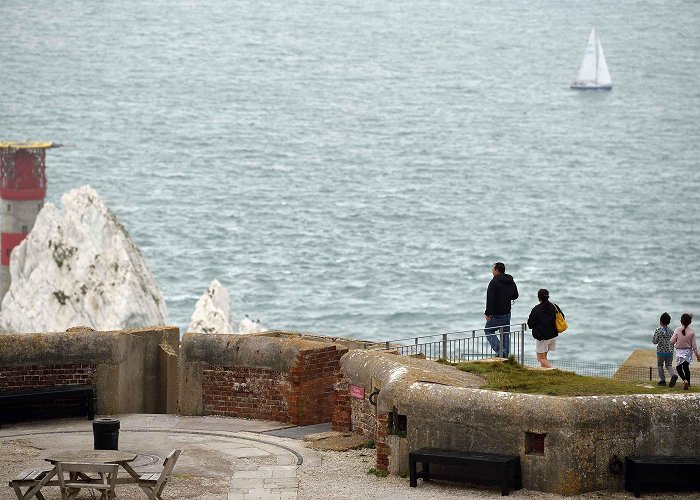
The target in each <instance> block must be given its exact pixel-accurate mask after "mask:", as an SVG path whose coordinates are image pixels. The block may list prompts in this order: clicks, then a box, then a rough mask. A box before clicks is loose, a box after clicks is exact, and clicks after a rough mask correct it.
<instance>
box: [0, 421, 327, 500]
mask: <svg viewBox="0 0 700 500" xmlns="http://www.w3.org/2000/svg"><path fill="white" fill-rule="evenodd" d="M111 418H118V419H119V420H120V427H121V428H120V433H119V449H120V450H129V451H135V452H137V453H138V454H139V456H138V457H137V459H136V461H135V462H134V463H133V466H134V469H135V470H136V471H137V472H141V473H143V472H156V471H158V470H159V469H161V468H162V460H163V457H165V456H167V454H168V453H169V452H170V451H171V450H172V449H182V450H183V453H182V455H181V457H180V459H179V461H178V462H177V464H176V466H175V471H174V474H176V475H178V477H179V478H189V477H193V478H204V479H205V480H204V481H203V484H209V485H210V488H211V490H210V491H209V492H207V493H206V495H204V496H196V497H191V496H187V498H211V499H216V500H219V499H222V500H223V499H226V500H250V499H260V500H273V499H277V500H288V499H296V498H297V497H298V491H299V479H298V469H299V468H300V467H304V466H310V465H318V464H319V463H320V460H321V459H320V455H319V454H318V452H316V451H314V450H311V449H308V448H305V447H304V446H303V445H302V441H301V439H303V436H304V435H305V434H306V433H308V434H311V433H315V432H318V431H319V430H327V428H328V427H329V425H330V424H325V425H322V426H309V427H308V428H303V427H292V426H288V425H285V424H280V423H278V422H265V421H259V420H244V419H233V418H218V417H179V416H175V415H118V416H113V417H111ZM275 434H279V435H275ZM285 436H289V437H285ZM13 442H21V443H22V444H23V445H25V446H30V447H33V448H35V449H37V450H38V455H37V457H36V458H34V459H33V460H31V459H30V458H27V461H26V463H19V462H22V461H23V460H19V461H18V462H17V463H11V464H9V465H6V466H5V467H3V468H2V470H0V480H1V481H2V483H4V484H0V499H8V500H10V499H14V494H13V493H12V490H11V489H10V488H7V486H6V485H7V482H8V481H9V479H11V477H13V476H14V474H17V473H18V472H19V470H22V469H26V468H29V467H32V466H34V465H42V463H43V465H46V463H45V462H42V458H43V451H44V450H49V449H92V447H93V434H92V425H91V422H89V421H88V420H86V419H61V420H51V421H41V422H21V423H17V424H7V425H4V426H3V427H2V429H0V445H2V444H3V443H13ZM11 469H17V470H11ZM207 478H208V479H207ZM178 482H179V481H178ZM181 482H182V483H185V482H186V481H181ZM175 483H176V481H173V484H169V485H168V486H167V487H166V490H165V492H166V495H165V496H166V497H168V496H169V495H168V493H170V495H176V496H172V497H171V498H180V496H177V494H176V493H175V492H174V491H173V490H172V488H176V487H177V486H176V485H175ZM221 485H223V486H221ZM46 489H47V490H48V491H49V494H48V495H47V499H49V497H50V496H51V497H53V493H54V492H52V491H51V490H56V493H57V491H58V490H57V488H46ZM42 491H43V490H42ZM129 495H130V494H129V493H127V494H126V497H128V496H129ZM182 495H183V496H182V498H185V496H184V493H183V494H182ZM55 498H60V495H59V496H56V497H55ZM86 498H88V497H86Z"/></svg>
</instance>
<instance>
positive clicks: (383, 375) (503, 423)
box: [333, 351, 700, 495]
mask: <svg viewBox="0 0 700 500" xmlns="http://www.w3.org/2000/svg"><path fill="white" fill-rule="evenodd" d="M341 369H342V376H341V377H340V378H339V381H338V383H337V384H336V390H337V392H338V394H337V395H336V397H335V399H334V401H336V403H337V404H336V408H335V414H334V419H333V422H334V426H335V428H336V430H357V431H358V432H362V433H364V434H365V435H367V434H371V433H372V429H371V426H368V425H367V423H366V422H367V421H369V420H372V419H374V426H375V429H374V435H373V436H372V435H368V436H367V437H373V438H374V439H375V441H376V443H377V467H379V468H384V469H387V470H389V471H390V472H392V473H396V474H406V473H407V469H408V452H409V451H410V450H414V449H417V448H421V447H425V446H432V447H440V448H449V449H457V450H465V451H480V452H487V453H504V454H514V455H519V456H520V459H521V464H522V470H523V484H524V487H525V488H527V489H532V490H538V491H545V492H551V493H558V494H563V495H573V494H578V493H583V492H587V491H595V490H603V489H605V490H617V489H622V488H623V483H624V473H623V472H620V471H619V469H618V468H617V467H616V466H619V465H620V464H621V463H624V457H625V456H626V455H631V454H655V455H658V454H662V455H695V454H697V450H698V449H700V395H698V394H695V393H690V394H688V393H682V392H681V393H677V394H668V393H665V394H663V395H629V396H598V397H554V396H539V395H528V394H515V393H508V392H498V391H488V390H481V389H478V387H479V385H480V383H481V380H480V379H479V377H476V376H474V375H471V374H466V373H463V372H459V371H458V370H455V369H453V368H451V367H445V366H442V365H439V364H437V363H434V362H431V361H425V360H417V359H412V358H407V357H403V356H396V355H391V354H386V353H382V352H377V351H351V352H349V353H348V354H346V355H345V356H343V358H342V359H341ZM446 370H447V371H446ZM449 370H451V372H450V371H449ZM351 386H355V387H361V388H363V389H364V390H365V394H366V395H369V394H370V393H371V392H372V391H373V390H374V389H379V393H378V395H377V400H376V402H377V406H376V407H374V406H373V405H371V404H370V403H369V401H368V399H367V397H366V396H365V398H363V399H359V398H356V401H354V402H351V403H348V401H349V400H352V399H353V397H352V396H351V395H350V396H349V397H342V395H341V393H342V392H344V391H345V394H346V395H348V394H349V390H350V387H351ZM356 392H357V391H356ZM348 408H350V411H351V412H352V413H353V415H351V416H350V417H349V418H348V415H347V410H348ZM355 413H356V414H355ZM341 424H342V425H341ZM354 425H357V426H358V428H357V429H355V428H354V427H353V426H354ZM680 429H682V432H679V430H680Z"/></svg>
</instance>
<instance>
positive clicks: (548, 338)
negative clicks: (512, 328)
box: [527, 288, 564, 368]
mask: <svg viewBox="0 0 700 500" xmlns="http://www.w3.org/2000/svg"><path fill="white" fill-rule="evenodd" d="M537 298H538V299H539V301H540V303H539V304H537V305H536V306H535V307H533V308H532V311H531V312H530V317H529V318H528V319H527V326H528V327H530V330H532V336H533V337H535V340H537V344H536V345H535V352H536V353H537V361H539V362H540V365H541V366H542V368H552V363H550V362H549V360H548V359H547V353H548V352H549V351H555V350H556V347H557V336H559V333H558V332H557V325H556V311H557V309H556V308H555V305H554V304H552V303H551V302H550V301H549V291H548V290H547V289H545V288H542V289H540V290H538V291H537ZM556 307H558V306H556ZM559 311H561V309H559ZM563 315H564V313H562V316H563Z"/></svg>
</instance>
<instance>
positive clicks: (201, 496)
mask: <svg viewBox="0 0 700 500" xmlns="http://www.w3.org/2000/svg"><path fill="white" fill-rule="evenodd" d="M281 441H284V442H286V443H287V444H288V443H289V441H286V440H281ZM212 444H214V443H212ZM296 445H297V446H301V443H300V442H298V441H297V442H296ZM43 451H44V450H43V449H42V448H39V447H37V446H35V445H33V444H32V443H30V442H29V441H28V440H24V439H14V440H4V441H0V478H2V480H3V481H2V482H3V483H4V484H0V500H16V497H15V495H14V493H13V492H12V489H11V488H8V487H7V480H9V478H11V477H13V476H14V475H15V474H17V473H18V472H19V471H21V470H23V469H25V468H26V467H27V464H28V463H31V462H39V463H40V462H41V455H42V453H43ZM319 455H320V460H319V459H318V456H319ZM266 460H268V461H269V459H261V458H260V459H258V458H253V459H246V460H240V461H239V462H237V465H236V468H237V469H238V470H247V469H250V470H254V469H255V468H256V467H258V466H260V465H264V464H265V463H266ZM375 460H376V452H375V450H371V449H364V450H351V451H346V452H336V451H322V452H318V455H317V454H316V453H315V452H314V453H313V458H312V456H311V455H310V456H309V460H305V462H304V464H303V465H302V466H301V467H299V469H298V471H297V477H298V479H299V489H298V496H297V498H299V499H302V500H339V499H348V500H350V499H352V500H364V499H383V500H404V499H407V500H410V499H421V500H426V499H435V500H441V499H457V498H459V499H493V500H497V499H501V498H502V497H501V495H500V491H499V490H497V489H496V488H478V487H473V486H471V487H470V486H466V485H461V484H459V483H448V482H441V481H431V482H429V483H424V482H423V481H419V482H418V487H417V488H410V487H409V486H408V478H402V477H398V476H387V477H377V476H375V475H372V474H368V473H367V472H368V470H370V469H371V468H373V467H374V464H375ZM183 472H184V471H183ZM235 483H236V480H235V479H232V477H230V476H229V475H227V474H215V475H214V476H212V475H210V476H208V477H198V476H197V475H195V474H189V473H181V474H177V471H176V474H175V476H174V477H173V478H172V480H171V482H170V483H169V484H168V486H167V487H166V489H165V491H164V495H163V496H164V500H228V499H230V498H231V497H230V496H229V493H228V492H229V490H230V488H231V487H235ZM120 488H121V493H120V495H119V498H120V499H122V500H124V499H126V500H140V499H142V498H145V496H144V495H143V493H142V492H141V490H140V489H138V488H136V487H131V486H130V487H127V486H122V487H120ZM42 491H43V492H44V494H45V497H46V500H60V498H61V496H60V493H59V491H58V489H57V488H46V489H44V490H42ZM94 498H95V497H94V496H93V495H92V494H91V493H90V491H85V492H84V493H83V492H81V494H80V495H79V496H78V499H79V500H94ZM246 498H247V496H246ZM251 498H252V497H251ZM262 498H263V499H265V500H272V499H273V498H276V499H280V500H281V499H282V498H285V499H290V498H294V496H288V495H285V496H284V497H282V496H276V497H275V496H263V497H262ZM509 498H528V499H542V500H571V499H574V500H593V499H603V498H605V499H608V498H611V499H613V500H622V499H631V498H634V497H633V495H632V494H631V493H628V492H617V493H610V492H593V493H587V494H584V495H578V496H575V497H563V496H560V495H553V494H546V493H541V492H537V491H529V490H519V491H511V495H510V497H509ZM644 498H645V499H652V500H662V499H663V500H676V499H677V500H680V499H681V498H682V499H684V500H685V499H688V498H700V496H699V495H698V493H697V492H690V493H688V492H686V493H682V492H681V493H663V494H661V493H659V494H655V495H652V494H647V493H645V494H644Z"/></svg>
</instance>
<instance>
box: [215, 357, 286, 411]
mask: <svg viewBox="0 0 700 500" xmlns="http://www.w3.org/2000/svg"><path fill="white" fill-rule="evenodd" d="M202 389H203V391H204V414H205V415H224V416H229V417H239V418H257V419H264V420H274V421H277V422H290V421H291V420H290V417H289V411H288V403H287V398H286V396H285V394H286V393H288V392H289V382H288V381H287V377H286V374H282V373H280V372H278V371H275V370H270V369H267V368H246V367H232V368H228V367H221V366H218V367H214V368H211V369H205V370H204V371H203V373H202Z"/></svg>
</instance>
